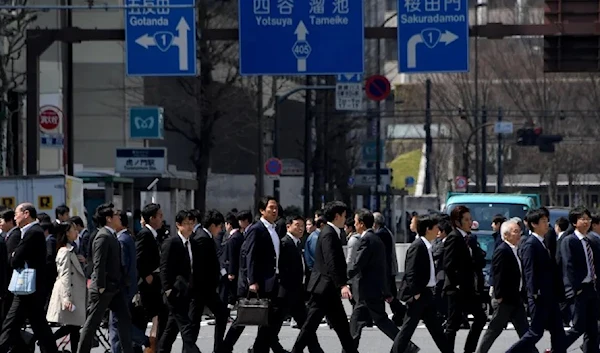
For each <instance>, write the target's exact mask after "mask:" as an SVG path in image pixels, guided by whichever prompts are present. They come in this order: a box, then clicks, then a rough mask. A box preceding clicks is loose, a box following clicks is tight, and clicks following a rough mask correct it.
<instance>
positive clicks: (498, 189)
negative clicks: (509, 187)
mask: <svg viewBox="0 0 600 353" xmlns="http://www.w3.org/2000/svg"><path fill="white" fill-rule="evenodd" d="M502 115H503V112H502V107H500V108H498V122H499V123H500V122H502ZM502 142H503V141H502V134H498V155H497V157H496V162H497V167H496V174H497V178H496V179H497V180H496V192H497V193H501V192H502V184H503V182H504V180H503V179H504V175H503V173H504V171H503V170H502V155H503V153H502V149H503V147H502Z"/></svg>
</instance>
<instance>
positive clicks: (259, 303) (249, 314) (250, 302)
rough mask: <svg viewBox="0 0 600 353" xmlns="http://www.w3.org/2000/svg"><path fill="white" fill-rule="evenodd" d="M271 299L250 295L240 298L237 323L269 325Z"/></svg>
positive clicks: (243, 324)
mask: <svg viewBox="0 0 600 353" xmlns="http://www.w3.org/2000/svg"><path fill="white" fill-rule="evenodd" d="M270 309H271V301H270V300H269V299H260V297H259V296H258V295H257V297H256V298H250V293H248V297H246V298H240V299H239V300H238V308H237V318H236V324H237V325H242V326H269V313H270Z"/></svg>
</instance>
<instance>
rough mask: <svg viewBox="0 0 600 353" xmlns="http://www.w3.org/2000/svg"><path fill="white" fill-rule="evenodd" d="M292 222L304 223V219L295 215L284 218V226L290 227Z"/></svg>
mask: <svg viewBox="0 0 600 353" xmlns="http://www.w3.org/2000/svg"><path fill="white" fill-rule="evenodd" d="M294 221H302V222H304V217H302V216H300V215H299V214H297V215H291V216H287V217H286V218H285V224H286V225H288V226H289V225H292V223H294Z"/></svg>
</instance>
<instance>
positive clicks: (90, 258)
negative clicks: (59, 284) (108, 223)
mask: <svg viewBox="0 0 600 353" xmlns="http://www.w3.org/2000/svg"><path fill="white" fill-rule="evenodd" d="M99 230H100V229H98V228H95V229H93V230H92V232H91V233H90V235H89V237H88V239H87V251H88V252H87V255H86V260H87V265H86V266H85V275H86V277H87V278H88V279H90V278H92V272H93V271H94V249H93V244H94V240H95V239H96V234H98V231H99Z"/></svg>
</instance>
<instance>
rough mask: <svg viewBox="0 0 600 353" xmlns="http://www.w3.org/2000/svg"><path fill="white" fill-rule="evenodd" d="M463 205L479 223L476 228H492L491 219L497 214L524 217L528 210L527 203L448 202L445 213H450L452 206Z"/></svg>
mask: <svg viewBox="0 0 600 353" xmlns="http://www.w3.org/2000/svg"><path fill="white" fill-rule="evenodd" d="M459 205H464V206H467V207H468V208H469V210H471V217H472V218H473V220H474V221H477V222H478V223H479V228H478V230H489V231H491V230H492V219H494V216H495V215H497V214H501V215H503V216H504V217H506V218H512V217H519V218H521V219H523V218H525V214H526V213H527V211H528V210H529V206H528V205H522V204H514V203H493V202H487V203H467V204H449V205H448V206H447V208H446V213H448V214H450V212H452V210H453V209H454V207H456V206H459Z"/></svg>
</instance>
